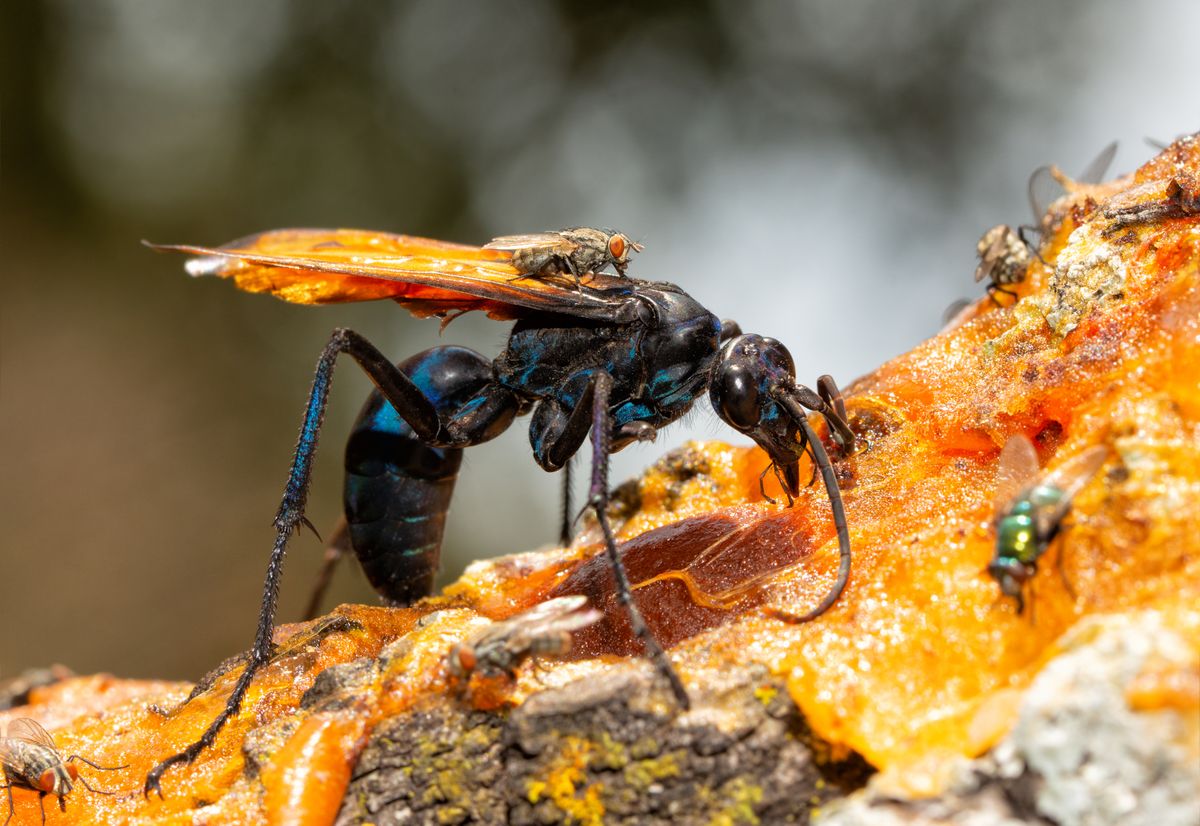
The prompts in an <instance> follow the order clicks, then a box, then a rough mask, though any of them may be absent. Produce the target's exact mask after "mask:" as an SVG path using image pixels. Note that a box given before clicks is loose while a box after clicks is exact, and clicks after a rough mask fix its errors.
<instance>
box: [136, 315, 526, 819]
mask: <svg viewBox="0 0 1200 826" xmlns="http://www.w3.org/2000/svg"><path fill="white" fill-rule="evenodd" d="M341 353H346V354H347V355H349V356H350V357H351V358H353V359H354V360H355V361H356V362H357V363H358V365H359V366H360V367H361V368H362V369H363V371H364V372H366V374H367V376H368V377H369V378H370V379H371V381H372V382H374V384H375V386H376V387H377V388H378V389H379V391H380V392H381V393H382V394H383V395H384V397H385V398H386V399H387V400H388V402H389V403H390V404H391V405H392V407H394V408H395V410H396V412H397V413H398V414H400V416H401V418H403V419H404V420H405V421H406V422H407V423H408V424H409V425H410V426H411V427H412V429H413V432H414V433H415V434H416V436H417V438H419V439H420V440H421V441H423V442H425V443H427V444H435V445H437V444H440V445H446V446H452V447H459V446H466V445H467V444H474V443H478V442H482V441H486V440H487V439H488V438H491V437H492V436H494V435H496V434H497V433H498V432H500V431H502V430H503V429H504V428H505V427H507V425H508V424H509V422H511V418H512V414H513V413H515V410H516V406H515V403H514V404H513V405H512V407H511V409H509V410H504V409H497V407H502V405H499V403H498V402H497V404H495V405H491V406H488V405H480V406H479V407H477V408H475V409H473V410H470V411H465V412H464V414H462V415H460V416H458V417H455V418H453V419H451V418H447V419H446V420H445V421H443V420H442V417H441V416H439V414H438V411H437V408H436V407H435V406H434V404H433V402H431V401H430V400H429V398H428V397H426V395H425V394H424V393H423V392H422V391H421V389H420V388H419V387H418V386H417V385H416V384H414V383H413V381H412V380H411V379H410V378H409V377H408V376H406V375H405V374H404V373H403V372H402V371H401V370H400V369H398V368H397V367H396V366H395V365H394V364H392V363H391V361H389V360H388V358H387V357H386V356H384V355H383V354H382V353H381V352H379V350H378V349H376V347H375V346H374V345H373V344H371V342H369V341H367V340H366V339H365V338H363V337H362V336H360V335H359V334H358V333H356V332H354V331H353V330H347V329H345V328H339V329H337V330H334V331H333V334H332V335H331V336H330V339H329V343H328V344H326V345H325V349H324V350H322V351H321V356H320V358H319V359H318V360H317V368H316V372H315V374H314V376H313V383H312V387H311V389H310V390H309V396H308V402H307V404H306V405H305V408H304V418H303V421H302V424H301V427H300V437H299V440H298V442H297V444H296V450H295V453H294V454H293V456H292V466H291V470H290V472H289V473H288V481H287V486H286V488H285V489H284V493H283V499H282V501H281V502H280V503H279V510H278V511H277V512H276V514H275V520H274V524H275V530H276V535H275V544H274V546H273V547H272V549H271V558H270V561H269V562H268V563H267V575H266V582H265V583H264V585H263V596H262V604H261V606H260V607H259V613H258V627H257V629H256V631H255V635H254V645H253V647H252V648H251V649H250V652H249V655H248V657H247V660H246V665H245V668H244V669H243V670H242V673H241V675H240V676H239V677H238V681H237V683H236V684H235V685H234V688H233V691H232V693H231V694H230V695H229V698H228V699H227V700H226V702H225V708H224V709H222V710H221V713H220V714H218V715H217V718H216V719H215V720H213V721H212V723H211V724H210V725H209V726H208V728H207V729H205V731H204V733H203V734H201V735H200V739H198V740H197V741H196V742H194V743H192V744H191V745H190V746H188V747H187V748H185V749H184V750H183V751H181V752H178V753H176V754H172V755H171V756H169V757H167V758H166V759H165V760H163V761H162V762H161V763H159V764H158V765H156V766H155V767H154V768H153V769H151V770H150V772H149V773H148V774H147V775H146V782H145V785H144V786H143V788H142V793H143V794H144V795H145V796H146V797H149V796H150V793H151V792H152V791H153V792H158V795H159V797H162V787H161V785H160V781H161V779H162V776H163V775H164V774H165V773H166V772H167V771H168V770H169V769H170V768H171V767H172V766H175V765H177V764H180V763H182V764H188V763H191V762H192V761H193V760H195V759H196V758H197V757H198V756H199V755H200V754H201V753H202V752H203V751H204V750H205V749H206V748H208V747H209V746H211V745H212V744H213V742H214V741H215V740H216V738H217V734H218V733H220V731H221V729H222V728H224V726H225V724H226V723H227V722H229V719H230V718H231V717H233V716H234V715H235V714H237V712H238V709H239V708H241V705H242V700H243V698H244V697H245V696H246V691H247V690H248V689H249V688H250V683H251V682H252V681H253V679H254V675H255V674H256V673H257V672H258V671H259V670H260V669H261V668H262V667H263V666H264V665H266V664H267V663H268V662H270V660H271V654H272V652H273V650H274V645H273V643H272V639H271V638H272V632H273V630H274V625H275V607H276V603H277V601H278V597H279V585H280V581H281V579H282V577H283V560H284V557H285V555H286V552H287V544H288V540H289V539H291V537H292V534H293V533H295V532H296V530H297V529H298V528H299V527H300V526H301V525H308V526H309V527H310V528H311V524H310V523H309V522H308V520H307V519H306V518H305V516H304V506H305V503H306V501H307V499H308V489H309V484H310V482H311V480H312V469H313V461H314V459H315V456H316V450H317V439H318V437H319V436H320V433H321V424H322V421H323V419H324V416H325V407H326V405H327V404H328V401H329V389H330V386H331V384H332V381H333V368H334V365H335V363H336V362H337V357H338V355H339V354H341ZM485 412H486V414H487V415H490V416H491V417H492V418H491V419H490V420H489V421H486V422H484V421H481V420H480V418H479V417H480V416H482V415H484V414H485ZM506 412H507V413H508V414H509V416H508V419H507V420H505V419H504V413H506ZM314 532H315V531H314Z"/></svg>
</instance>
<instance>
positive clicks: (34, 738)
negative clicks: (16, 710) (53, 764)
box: [0, 717, 56, 749]
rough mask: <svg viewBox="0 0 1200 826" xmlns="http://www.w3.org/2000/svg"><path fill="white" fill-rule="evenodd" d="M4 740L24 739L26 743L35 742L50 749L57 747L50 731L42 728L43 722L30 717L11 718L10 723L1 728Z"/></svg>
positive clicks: (0, 734) (0, 738)
mask: <svg viewBox="0 0 1200 826" xmlns="http://www.w3.org/2000/svg"><path fill="white" fill-rule="evenodd" d="M3 740H23V741H25V742H26V743H34V744H35V745H38V746H45V747H47V748H50V749H54V748H56V747H55V745H54V738H53V737H51V736H50V732H48V731H46V730H45V729H44V728H42V724H41V723H39V722H38V721H37V720H34V719H31V718H29V717H18V718H17V719H15V720H10V721H9V722H8V725H6V726H4V727H3V728H2V729H0V741H3Z"/></svg>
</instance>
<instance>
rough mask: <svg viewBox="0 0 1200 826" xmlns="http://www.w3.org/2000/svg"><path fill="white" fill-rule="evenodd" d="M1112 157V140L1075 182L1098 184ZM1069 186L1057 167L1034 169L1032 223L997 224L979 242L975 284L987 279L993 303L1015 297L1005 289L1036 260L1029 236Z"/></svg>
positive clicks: (1114, 148) (1031, 178)
mask: <svg viewBox="0 0 1200 826" xmlns="http://www.w3.org/2000/svg"><path fill="white" fill-rule="evenodd" d="M1116 154H1117V142H1116V141H1113V142H1112V143H1110V144H1109V145H1108V146H1106V147H1104V149H1103V151H1101V152H1100V154H1099V155H1097V156H1096V158H1095V159H1094V160H1093V161H1092V162H1091V163H1090V164H1088V167H1087V169H1085V170H1084V171H1083V172H1082V173H1081V174H1080V176H1079V178H1077V179H1076V180H1077V181H1078V182H1079V183H1085V184H1095V183H1099V182H1100V181H1101V180H1103V178H1104V175H1105V173H1106V172H1108V167H1109V166H1110V165H1111V164H1112V159H1113V157H1114V156H1115V155H1116ZM1070 183H1072V181H1071V179H1070V178H1068V177H1067V176H1066V175H1065V174H1064V173H1063V172H1062V171H1061V170H1060V169H1059V168H1058V167H1056V166H1053V165H1050V166H1040V167H1038V168H1037V169H1035V170H1034V172H1033V174H1032V175H1030V176H1029V184H1028V186H1027V190H1028V195H1029V208H1030V210H1031V211H1032V213H1033V223H1032V224H1024V225H1022V226H1019V227H1016V228H1015V229H1014V228H1013V227H1012V226H1010V225H1008V224H998V225H997V226H994V227H992V228H991V229H989V230H988V231H987V232H985V233H984V234H983V237H982V238H980V239H979V244H978V245H977V246H976V253H977V254H978V255H979V265H978V266H977V267H976V268H975V281H976V283H978V282H980V281H983V280H985V279H986V280H987V288H986V289H987V293H988V295H989V296H990V297H991V299H992V301H993V302H995V303H997V304H998V303H999V302H998V301H996V293H998V292H1001V293H1005V294H1007V295H1011V296H1013V298H1016V297H1017V294H1016V293H1015V292H1013V291H1012V290H1009V289H1005V288H1006V287H1011V286H1012V285H1014V284H1020V283H1021V282H1022V281H1024V280H1025V273H1026V271H1028V269H1029V265H1030V264H1032V263H1033V259H1034V258H1036V257H1040V256H1039V255H1038V251H1037V244H1036V243H1035V242H1034V241H1032V240H1030V237H1031V236H1035V235H1041V234H1042V228H1041V227H1042V221H1043V218H1044V217H1045V215H1046V211H1047V210H1048V209H1049V208H1050V204H1051V203H1052V202H1053V201H1054V200H1055V199H1057V198H1058V197H1060V196H1061V195H1062V194H1063V193H1064V192H1065V191H1066V186H1067V185H1069V184H1070Z"/></svg>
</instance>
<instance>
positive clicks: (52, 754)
mask: <svg viewBox="0 0 1200 826" xmlns="http://www.w3.org/2000/svg"><path fill="white" fill-rule="evenodd" d="M72 760H79V761H80V762H83V763H87V764H88V765H89V766H91V767H92V768H93V769H99V770H100V771H117V770H118V769H124V768H127V767H126V766H112V767H108V766H98V765H96V764H95V763H93V762H92V761H91V760H88V759H87V758H86V757H80V756H79V755H77V754H72V755H71V756H70V757H68V758H67V759H66V760H63V758H62V755H61V754H60V753H59V751H58V748H57V747H56V746H55V745H54V739H53V738H52V737H51V736H50V733H49V732H47V731H46V730H45V729H44V728H42V726H41V725H40V724H39V723H38V722H37V721H36V720H31V719H29V718H28V717H20V718H18V719H16V720H12V721H11V722H9V723H8V724H7V725H6V724H3V723H0V769H3V773H4V779H5V781H6V782H5V785H4V789H5V790H6V791H7V792H8V817H7V818H5V820H4V824H5V826H8V822H9V821H10V820H12V816H13V796H12V790H13V787H14V786H15V787H17V788H18V789H32V790H33V791H35V792H37V793H38V806H39V807H41V806H42V804H43V801H44V800H45V797H46V795H48V794H52V795H54V796H55V797H57V798H58V808H59V810H61V811H63V812H65V811H66V810H67V803H66V801H65V800H63V798H64V797H65V796H66V794H67V793H68V792H70V791H71V788H72V786H73V785H74V783H75V781H76V780H78V781H79V782H80V783H82V784H83V786H84V788H86V789H87V790H88V791H89V792H93V793H95V794H107V795H111V794H115V792H104V791H101V790H100V789H95V788H92V787H91V786H90V785H88V782H87V781H86V780H84V779H83V777H81V776H80V774H79V769H78V767H76V766H74V765H72V763H71V761H72ZM45 822H46V810H45V809H44V808H43V809H42V823H45Z"/></svg>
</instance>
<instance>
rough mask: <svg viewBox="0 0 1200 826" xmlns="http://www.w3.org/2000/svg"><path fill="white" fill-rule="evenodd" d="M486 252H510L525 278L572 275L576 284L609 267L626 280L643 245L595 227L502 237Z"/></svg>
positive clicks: (611, 231)
mask: <svg viewBox="0 0 1200 826" xmlns="http://www.w3.org/2000/svg"><path fill="white" fill-rule="evenodd" d="M483 248H484V249H486V250H510V251H511V252H512V265H513V267H515V268H516V269H517V270H518V271H520V273H521V277H527V276H535V277H536V276H546V275H560V274H564V273H570V274H571V275H573V276H574V277H575V283H576V284H578V283H579V277H580V276H581V275H585V274H587V273H597V272H600V271H601V270H603V269H604V268H605V267H607V266H608V265H609V264H611V265H612V267H613V269H614V270H616V271H617V275H620V276H624V275H625V268H626V267H628V266H629V258H630V256H631V255H632V254H633V253H635V252H641V251H642V245H641V244H637V243H634V242H633V241H631V240H630V239H629V236H627V235H625V234H623V233H620V232H614V231H613V230H610V229H593V228H592V227H568V228H567V229H560V230H558V231H557V232H533V233H528V234H525V235H502V236H500V237H499V238H493V239H492V240H491V241H488V242H487V243H486V244H484V245H483Z"/></svg>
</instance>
